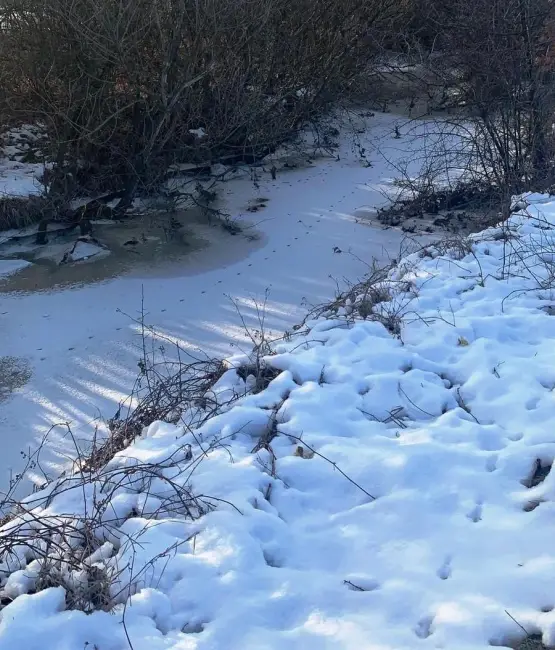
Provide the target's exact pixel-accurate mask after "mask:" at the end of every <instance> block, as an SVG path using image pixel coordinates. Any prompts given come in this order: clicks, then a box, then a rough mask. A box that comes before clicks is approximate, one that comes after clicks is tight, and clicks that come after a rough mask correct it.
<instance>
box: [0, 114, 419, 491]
mask: <svg viewBox="0 0 555 650" xmlns="http://www.w3.org/2000/svg"><path fill="white" fill-rule="evenodd" d="M363 113H364V115H365V116H364V117H360V116H354V115H352V116H350V118H349V121H348V123H347V124H346V125H345V128H344V131H343V135H342V136H341V137H340V138H338V140H339V145H340V146H339V150H338V153H337V155H338V157H339V160H336V158H335V154H334V156H333V157H328V156H321V157H320V158H318V159H315V160H313V162H311V163H310V164H309V163H306V162H305V167H304V168H303V169H288V170H284V171H281V172H279V173H278V175H277V178H276V180H272V178H271V174H270V173H269V171H268V170H266V171H264V168H254V170H251V169H246V170H244V173H243V174H237V176H239V178H237V179H234V180H231V181H229V182H227V183H225V184H224V185H223V190H222V192H221V206H222V208H223V209H224V211H225V212H227V213H228V214H229V215H230V216H231V218H232V219H234V220H236V221H237V222H238V223H239V224H245V225H246V226H247V227H249V226H250V228H248V229H247V231H246V232H247V234H249V233H253V234H258V235H259V237H260V239H259V242H258V243H255V244H254V245H253V246H251V249H252V250H250V252H249V254H248V256H247V255H246V254H245V255H244V256H243V258H239V259H238V257H237V256H235V257H232V260H231V261H229V257H230V252H231V251H232V250H233V247H237V248H239V247H240V246H241V244H240V238H239V237H227V238H226V240H225V242H224V243H222V244H221V245H220V248H219V249H217V250H216V249H215V252H214V255H213V256H212V257H211V254H210V250H208V251H199V252H198V253H194V254H192V255H191V256H190V258H189V259H188V260H185V261H184V262H182V264H181V265H180V266H176V265H173V266H171V265H170V266H168V268H167V269H166V270H164V269H162V270H157V269H152V270H151V269H147V270H144V271H138V270H136V271H135V272H134V273H131V274H128V275H125V276H121V277H118V278H115V279H112V280H110V281H107V282H104V283H102V284H94V285H90V286H78V287H74V288H60V289H57V290H54V291H52V292H49V293H40V292H37V293H34V294H29V293H27V294H22V293H10V294H2V295H0V303H1V308H0V331H2V337H0V356H2V355H8V354H9V355H11V356H16V357H22V358H24V359H26V360H27V362H28V363H29V364H30V365H31V366H32V368H33V375H32V377H31V379H30V380H29V382H28V383H27V384H26V386H25V387H24V388H23V389H21V390H18V391H17V392H15V393H13V395H12V396H11V398H10V399H9V400H8V401H6V402H3V403H2V408H1V410H0V426H1V427H2V430H3V431H9V432H10V435H9V437H8V439H7V440H5V441H4V446H3V449H2V452H3V453H2V457H1V458H0V477H1V478H0V487H1V486H2V484H3V483H5V478H4V477H6V476H7V475H8V472H9V471H10V470H11V469H13V471H16V472H17V471H20V470H21V468H22V460H21V451H22V450H25V451H27V449H28V448H29V447H31V448H33V446H34V445H35V444H36V442H37V441H40V440H42V439H43V438H44V436H45V435H46V434H47V433H48V432H49V439H50V440H51V441H52V447H54V448H55V449H56V453H57V454H59V456H60V458H61V460H60V462H61V463H66V462H67V459H68V457H72V456H73V455H74V453H75V449H74V440H73V439H68V438H67V428H66V427H65V426H64V425H63V423H66V422H69V423H70V425H71V429H72V432H73V434H74V436H75V439H76V440H78V441H81V440H84V439H85V440H86V439H90V437H91V436H92V435H93V433H94V431H95V429H96V427H97V426H98V427H99V428H100V430H102V429H103V418H108V417H112V415H113V414H114V413H115V412H116V410H117V408H118V403H119V402H120V400H123V399H125V398H126V397H127V396H128V395H129V392H130V390H131V388H132V386H133V382H134V381H135V378H136V374H137V361H138V359H139V358H140V355H141V337H140V328H137V325H136V323H134V322H133V321H132V318H137V317H138V316H140V312H141V303H142V301H143V297H144V308H145V313H146V316H145V318H146V320H147V323H148V324H149V325H152V326H153V327H154V328H155V329H156V331H157V332H160V333H161V334H163V335H165V336H167V337H169V338H171V340H173V341H176V342H178V343H179V344H180V346H181V347H182V349H183V350H187V351H190V352H194V353H198V351H199V350H202V351H203V353H205V354H207V355H210V356H212V355H214V356H218V357H225V356H228V355H229V354H230V353H232V352H233V351H234V350H237V349H238V348H239V349H247V348H248V346H249V345H250V341H249V339H248V337H246V336H245V332H244V329H243V325H242V323H241V319H240V318H239V316H238V314H237V310H236V307H235V306H234V304H233V303H232V301H231V299H233V300H235V301H236V304H237V305H238V306H239V308H240V310H241V315H242V316H243V318H244V320H245V324H246V325H247V326H248V327H250V328H255V329H256V328H257V327H258V326H259V323H258V312H257V305H260V304H262V303H263V302H264V301H265V300H266V315H265V324H266V327H267V329H268V331H269V332H273V333H279V332H282V331H284V330H286V329H290V328H291V327H292V326H293V325H294V324H296V323H298V322H299V321H300V320H301V319H302V318H303V317H304V314H305V312H306V309H307V305H309V304H318V303H320V302H322V301H323V300H327V299H329V298H331V297H332V296H333V295H334V293H335V291H336V288H337V286H338V285H341V284H342V283H343V282H344V280H345V279H354V278H357V277H360V276H362V275H363V274H364V273H365V272H366V270H367V264H368V263H370V262H371V260H372V258H378V259H380V260H384V259H390V258H398V257H399V256H400V250H401V249H405V248H406V247H407V246H410V245H411V244H410V240H407V239H406V237H405V233H403V232H402V231H401V230H398V229H387V230H386V229H381V228H375V227H372V226H371V225H369V223H368V219H366V218H359V217H357V216H355V212H356V210H357V209H358V208H360V207H361V206H367V205H369V204H370V205H381V204H384V203H385V201H386V199H385V198H384V195H383V188H384V185H385V184H386V179H387V178H390V177H391V176H393V175H394V174H395V168H394V167H393V166H391V165H389V166H388V165H387V164H386V162H385V161H384V159H383V155H385V154H387V155H388V156H390V157H391V158H395V156H397V158H399V157H407V156H410V148H411V147H417V146H420V144H421V143H420V142H419V141H418V140H417V139H416V138H411V139H410V141H405V140H402V139H401V140H396V139H394V126H395V124H396V123H397V121H398V120H399V118H398V116H395V115H391V114H385V115H380V114H377V115H375V116H371V115H369V114H368V111H363ZM365 128H366V131H365V132H364V133H361V131H363V129H365ZM355 143H358V144H359V145H360V146H363V147H364V149H365V151H366V156H367V158H368V159H369V160H370V161H371V162H372V163H373V166H372V167H368V166H367V162H366V161H365V160H363V159H361V157H360V151H361V150H360V147H359V146H356V144H355ZM361 143H362V144H361ZM274 159H276V156H273V158H272V160H274ZM22 191H23V190H22ZM262 198H267V199H268V201H267V202H265V207H264V208H263V210H261V211H259V212H257V213H256V214H252V213H251V212H250V211H249V210H248V208H249V207H250V206H251V205H252V202H253V201H256V200H259V199H262ZM334 249H339V250H340V251H342V252H341V253H337V252H334ZM62 255H63V252H62ZM266 292H268V295H267V299H266ZM59 425H62V426H59ZM52 427H54V428H52ZM43 460H45V463H44V464H43V467H45V468H46V467H47V464H46V459H43ZM56 460H58V459H57V458H56Z"/></svg>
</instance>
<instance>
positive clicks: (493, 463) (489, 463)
mask: <svg viewBox="0 0 555 650" xmlns="http://www.w3.org/2000/svg"><path fill="white" fill-rule="evenodd" d="M497 459H498V455H497V454H493V455H491V456H489V457H488V459H487V460H486V470H487V471H488V472H495V470H496V469H497Z"/></svg>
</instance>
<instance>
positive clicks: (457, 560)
mask: <svg viewBox="0 0 555 650" xmlns="http://www.w3.org/2000/svg"><path fill="white" fill-rule="evenodd" d="M524 200H525V203H526V206H527V207H526V208H525V210H526V212H522V213H519V214H515V215H513V216H512V217H511V219H510V221H509V222H508V223H507V224H505V225H504V226H503V227H498V228H491V229H488V230H486V231H484V232H483V233H480V234H478V235H474V236H472V237H471V238H468V239H465V240H459V241H458V242H452V243H451V244H446V243H443V244H438V245H434V246H432V245H430V246H428V247H427V248H426V249H424V250H422V251H421V252H419V253H415V254H413V255H409V256H406V257H404V258H403V259H402V260H400V262H399V264H398V265H397V266H396V267H395V268H393V270H392V271H391V272H390V274H389V276H388V278H387V280H386V282H385V283H382V288H383V286H387V287H388V289H389V291H390V299H389V300H386V301H382V302H377V301H376V302H375V303H374V304H373V305H372V314H373V316H372V318H371V319H368V320H361V319H359V318H356V317H355V314H356V313H357V310H358V309H359V307H360V305H361V304H362V302H364V301H365V300H366V301H367V300H368V295H369V294H368V292H366V294H364V293H363V288H360V291H358V290H355V291H353V293H352V298H351V300H350V301H349V304H348V305H346V308H340V309H339V310H337V311H336V312H333V313H332V312H329V313H327V314H324V315H323V316H322V317H319V318H314V319H313V320H311V321H309V322H308V323H307V327H306V328H305V329H303V330H300V331H299V332H297V333H296V334H294V335H293V336H292V337H291V338H290V339H289V340H283V341H281V342H279V343H277V344H276V345H275V346H274V349H273V352H272V354H270V355H268V356H267V357H266V359H265V362H266V363H267V364H269V365H270V366H272V367H273V368H276V369H278V370H280V371H281V372H280V373H279V374H278V375H277V377H276V378H275V379H273V380H272V381H271V382H270V383H269V385H268V386H267V387H266V388H265V389H264V390H263V391H262V392H259V393H257V394H249V393H247V394H246V395H244V396H243V397H240V398H239V399H238V400H237V401H236V402H235V403H234V404H233V405H232V406H231V407H229V408H223V409H222V410H221V411H220V413H219V414H217V415H216V416H215V417H212V418H210V419H209V420H208V421H207V422H205V423H204V424H203V425H202V426H201V427H200V428H199V429H197V430H196V431H191V430H190V429H188V428H185V427H180V426H174V425H170V424H164V423H154V424H153V425H151V426H150V427H149V428H148V430H147V431H145V432H144V433H143V435H142V436H141V437H140V439H138V440H137V441H136V442H135V443H134V444H133V445H131V446H130V447H128V448H127V449H125V450H124V451H122V452H120V453H119V454H117V455H116V457H115V458H114V459H113V460H112V461H110V463H109V464H108V466H107V468H105V469H104V470H102V471H101V472H100V475H99V476H98V480H97V481H94V480H93V481H92V482H88V483H87V484H86V485H85V486H83V485H82V483H81V481H79V480H78V479H77V478H76V477H74V478H66V479H64V480H63V481H62V482H61V483H60V484H59V485H58V486H56V484H54V485H52V486H50V487H49V488H47V490H45V492H44V493H42V494H41V493H39V494H37V495H34V497H32V500H31V499H30V500H29V502H28V503H29V505H28V507H29V508H32V515H31V516H30V517H27V515H25V514H20V515H19V516H20V519H17V518H16V519H15V520H13V521H12V522H9V523H7V524H5V525H4V527H3V529H2V530H3V531H4V532H5V531H6V530H9V529H10V527H12V530H13V527H14V526H16V525H18V521H27V522H28V524H25V525H29V526H32V529H33V530H34V531H35V535H37V533H36V531H38V530H39V527H38V523H37V522H39V521H40V520H41V517H42V518H44V517H50V518H54V517H57V518H58V521H61V520H62V519H63V518H64V517H65V518H79V517H81V518H82V517H83V516H85V515H86V513H90V512H92V511H94V508H95V507H96V505H95V504H98V503H102V499H104V500H106V499H107V500H108V502H107V503H106V502H104V505H103V506H102V509H101V512H102V513H108V514H106V515H104V514H103V515H102V516H103V517H104V519H103V521H105V522H108V521H109V522H110V526H111V527H110V529H109V531H110V532H108V528H107V524H106V526H104V527H102V528H101V529H99V530H100V532H99V533H98V534H100V536H101V539H99V542H98V543H99V546H100V544H103V545H102V546H100V549H99V550H98V551H95V553H94V554H93V556H91V559H89V560H88V562H89V564H90V563H94V565H95V566H97V567H100V568H103V569H104V570H106V571H112V572H113V573H114V575H115V576H117V577H116V578H115V581H114V585H113V588H112V597H113V598H114V600H115V602H116V605H115V608H114V609H113V611H112V612H111V613H110V614H108V613H106V612H95V613H92V614H90V615H85V614H84V613H82V612H78V611H68V610H66V609H65V604H64V603H65V598H64V591H63V589H62V588H60V587H56V586H53V587H50V588H48V589H44V590H42V591H39V592H38V593H30V592H32V591H33V588H34V586H35V584H36V579H37V578H36V576H38V575H39V566H40V565H39V562H38V561H37V560H36V559H33V557H40V554H38V555H37V554H36V553H35V552H33V551H32V550H31V549H29V550H28V551H27V552H26V553H25V552H24V551H23V549H22V548H20V549H18V550H17V552H16V551H15V550H14V552H13V553H11V554H10V555H9V556H8V557H4V558H3V559H4V564H0V570H1V571H4V573H5V575H6V577H7V576H8V574H10V573H11V576H10V577H9V578H7V583H8V590H9V593H10V594H12V597H13V596H16V597H15V599H14V600H13V602H12V603H10V604H8V605H7V606H6V607H5V608H4V609H3V610H2V611H1V613H0V650H4V649H6V650H13V649H15V648H26V649H27V648H28V649H30V650H34V649H37V650H39V649H40V650H42V649H43V648H45V647H47V648H53V649H58V648H59V649H66V648H67V649H68V650H69V649H70V648H71V649H73V648H83V647H95V646H96V647H98V648H101V649H102V650H105V649H109V650H124V649H127V648H130V647H132V648H133V649H134V650H162V649H163V650H184V649H188V650H189V649H190V650H193V649H194V650H215V649H220V648H222V649H223V648H225V649H226V650H239V649H241V650H251V649H252V650H255V649H256V650H260V649H262V648H263V649H264V650H283V649H285V648H288V649H289V648H292V649H293V650H332V649H333V650H355V649H359V648H368V649H372V650H413V649H414V648H419V647H422V648H449V649H450V650H478V649H484V648H487V647H490V646H491V645H497V646H503V647H508V646H509V645H510V644H514V643H517V642H518V640H519V639H522V638H523V637H524V632H523V629H522V628H521V627H519V625H521V626H522V627H523V628H524V629H526V630H527V631H528V632H529V633H530V634H531V633H541V634H543V642H544V643H545V644H546V645H551V644H555V610H554V605H555V602H554V596H553V594H554V593H555V553H554V551H553V550H552V548H551V544H550V542H549V540H550V538H551V531H552V522H553V513H554V508H553V505H552V501H553V496H554V495H555V475H553V474H552V473H549V472H548V471H547V468H549V466H550V465H551V463H552V462H553V460H554V458H555V441H554V439H553V430H554V427H555V409H554V399H555V397H554V392H553V391H554V387H555V370H554V369H555V326H554V324H553V323H554V321H553V316H552V315H550V313H552V309H551V308H552V307H553V306H554V305H555V294H554V292H553V278H552V262H553V254H552V252H553V246H554V244H555V200H554V199H552V198H550V197H545V196H537V195H528V196H526V197H525V199H524ZM382 294H383V292H382V293H380V295H382ZM393 316H395V318H396V319H397V321H399V320H400V321H401V324H400V327H399V335H398V336H396V335H393V334H392V333H391V331H390V330H392V329H394V328H393V327H392V324H393V322H394V319H393ZM388 326H389V329H388ZM246 360H248V355H243V356H241V355H237V356H236V357H235V358H234V360H233V362H234V363H239V362H243V363H244V362H245V361H246ZM244 388H245V384H244V382H243V380H241V379H240V377H239V376H238V375H237V373H236V371H235V370H234V369H233V368H230V369H229V370H228V371H227V372H226V373H225V374H224V375H223V377H222V378H221V379H220V380H219V381H218V383H217V384H216V386H215V387H214V395H215V397H216V398H217V397H218V396H219V397H220V398H223V397H225V396H226V395H229V394H230V393H231V392H233V391H235V392H237V393H240V392H241V391H242V390H243V391H244ZM274 423H275V424H274ZM261 441H262V442H263V444H259V443H260V442H261ZM299 447H300V448H302V451H299ZM190 451H192V457H190ZM538 464H539V465H541V466H542V467H543V468H544V470H545V471H543V473H542V474H543V476H544V477H545V478H544V480H543V481H541V482H539V481H531V478H532V476H533V475H534V476H535V470H537V468H538ZM152 468H156V472H155V474H154V475H153V474H152ZM149 476H150V479H148V480H147V477H149ZM172 491H177V493H179V494H181V495H182V498H185V499H187V498H188V496H187V495H188V494H193V495H195V496H196V497H197V504H199V503H200V504H202V503H207V502H209V503H211V504H212V505H213V506H214V507H213V508H208V510H209V511H208V512H205V513H200V512H199V513H197V514H199V515H200V516H198V517H195V518H192V519H191V518H187V517H185V516H184V514H183V511H180V510H179V508H176V507H175V501H172V500H171V497H172V494H173V492H172ZM171 503H173V504H174V505H173V506H172V505H171ZM191 503H192V502H191ZM191 507H192V508H193V510H194V508H195V507H196V506H193V505H191ZM26 517H27V519H25V518H26ZM102 531H104V532H102ZM108 538H109V539H108ZM35 539H36V537H33V538H31V540H35ZM108 542H109V544H107V543H108ZM28 543H29V544H30V545H31V547H32V545H33V544H36V543H38V542H36V541H29V542H28ZM110 544H112V545H110ZM18 568H19V571H14V570H15V569H18ZM72 579H73V580H77V579H78V578H77V577H76V576H74V577H73V578H72ZM129 585H132V587H131V593H130V587H129ZM513 619H514V620H513ZM515 620H516V621H518V624H517V623H515ZM29 621H32V622H33V624H32V626H31V625H29Z"/></svg>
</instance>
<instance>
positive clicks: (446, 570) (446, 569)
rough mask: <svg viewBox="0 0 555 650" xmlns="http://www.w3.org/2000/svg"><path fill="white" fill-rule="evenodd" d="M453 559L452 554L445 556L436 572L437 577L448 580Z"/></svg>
mask: <svg viewBox="0 0 555 650" xmlns="http://www.w3.org/2000/svg"><path fill="white" fill-rule="evenodd" d="M451 560H452V558H451V556H450V555H448V556H447V557H446V558H445V560H444V562H443V564H442V565H441V566H440V567H439V569H438V570H437V572H436V573H437V577H438V578H440V579H441V580H447V579H448V578H450V577H451V572H452V569H451Z"/></svg>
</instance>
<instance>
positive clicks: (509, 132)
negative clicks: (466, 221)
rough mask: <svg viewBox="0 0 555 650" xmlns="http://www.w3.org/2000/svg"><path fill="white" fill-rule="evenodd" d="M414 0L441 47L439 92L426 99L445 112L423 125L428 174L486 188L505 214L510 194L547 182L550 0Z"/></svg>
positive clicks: (552, 152) (551, 151)
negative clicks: (418, 0)
mask: <svg viewBox="0 0 555 650" xmlns="http://www.w3.org/2000/svg"><path fill="white" fill-rule="evenodd" d="M421 4H422V8H423V12H424V15H425V16H426V17H427V20H428V21H429V23H430V25H432V26H433V31H434V33H435V37H434V47H436V48H438V49H439V50H440V51H441V55H440V56H438V57H436V58H435V59H434V67H435V70H436V71H437V73H438V78H440V79H441V80H442V85H443V93H442V95H443V96H442V99H441V101H440V102H438V103H436V104H435V105H431V106H430V109H431V110H432V111H433V110H436V111H437V110H441V111H442V112H443V113H444V115H443V116H442V117H441V118H440V119H438V120H437V121H436V123H435V127H434V128H432V129H430V130H429V132H428V136H429V140H428V142H429V143H432V144H431V146H430V147H429V148H428V150H427V152H426V154H425V155H424V157H425V165H424V167H425V175H426V176H427V177H428V178H431V179H432V180H437V179H438V178H439V177H442V180H443V181H444V182H445V180H446V178H447V179H448V180H449V181H450V182H451V183H453V182H455V183H456V182H458V180H459V179H460V178H461V177H462V178H464V179H465V180H466V181H468V182H470V183H471V184H473V185H476V186H478V187H484V186H487V187H489V188H492V190H494V191H495V192H496V193H497V194H498V204H499V206H500V210H501V213H502V216H503V217H504V218H507V217H508V216H509V208H510V201H511V195H513V194H518V193H520V192H522V191H524V190H526V189H531V188H534V189H537V190H540V191H545V190H546V189H547V188H549V187H550V186H551V185H552V183H553V172H552V170H553V161H554V156H555V141H554V138H553V130H552V122H553V115H554V112H555V92H554V86H553V78H554V76H553V75H554V72H555V68H554V65H555V59H554V58H553V56H552V55H550V53H549V51H550V49H549V41H550V39H551V38H552V34H553V26H554V24H555V9H554V7H553V3H551V2H550V1H549V0H509V1H508V2H506V1H501V0H494V1H493V2H492V1H491V0H470V2H467V1H464V2H463V1H462V0H457V1H456V2H449V3H444V2H436V1H435V0H427V1H426V0H424V2H422V3H421ZM449 173H450V174H451V175H450V178H449Z"/></svg>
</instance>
